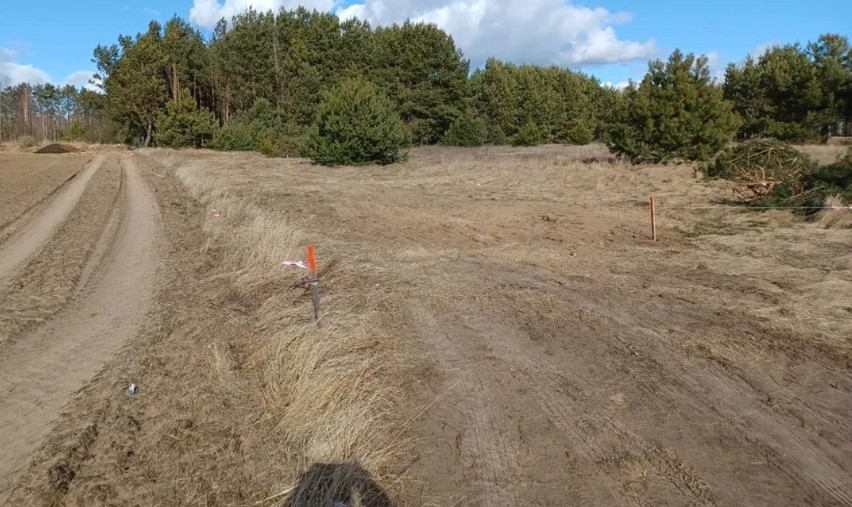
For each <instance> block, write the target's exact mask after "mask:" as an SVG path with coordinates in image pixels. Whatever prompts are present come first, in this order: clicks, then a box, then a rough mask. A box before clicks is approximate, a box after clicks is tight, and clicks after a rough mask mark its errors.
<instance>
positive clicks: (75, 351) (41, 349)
mask: <svg viewBox="0 0 852 507" xmlns="http://www.w3.org/2000/svg"><path fill="white" fill-rule="evenodd" d="M100 162H101V161H100V160H98V163H96V164H92V165H91V166H89V168H88V169H87V171H86V172H85V173H84V174H83V175H82V177H80V178H75V180H74V181H73V182H72V184H73V185H74V186H73V187H69V188H68V190H67V192H63V193H60V194H58V195H57V196H56V197H55V198H54V199H53V200H52V202H51V203H50V204H49V205H48V206H47V207H46V208H45V209H44V211H42V212H41V213H40V214H39V215H38V216H36V217H34V218H33V219H32V220H31V221H30V222H28V223H27V225H26V226H25V227H24V228H23V229H22V233H21V234H19V235H17V236H15V237H13V238H12V239H11V240H9V241H8V242H7V243H5V244H4V245H3V247H4V252H16V257H15V259H16V260H18V259H25V258H26V257H27V256H28V255H32V254H33V253H34V252H35V251H36V250H37V248H38V246H39V245H40V244H42V243H43V242H44V241H45V240H46V239H47V238H49V236H50V234H52V233H53V231H55V230H56V228H57V227H58V225H59V224H60V223H61V222H62V219H63V217H64V216H66V215H68V213H69V212H70V211H71V209H72V208H73V206H74V204H75V202H76V200H77V199H79V197H80V194H82V193H83V191H84V190H85V188H86V184H87V183H88V180H89V179H90V178H91V176H92V175H93V174H94V172H95V171H97V169H98V167H100V165H101V163H100ZM119 163H121V164H122V166H123V172H124V181H125V182H126V187H125V188H126V199H121V200H118V201H114V200H113V199H112V198H111V196H110V195H109V194H102V196H101V198H105V199H107V202H111V201H112V202H116V203H123V209H122V210H121V211H120V213H119V214H118V215H116V217H119V216H120V226H118V231H117V234H115V235H110V234H108V231H109V227H106V228H105V229H104V231H105V232H104V234H107V236H105V237H107V238H108V239H102V238H101V236H103V235H98V236H94V237H92V238H91V242H92V245H93V247H92V249H93V251H97V250H98V249H99V244H102V243H103V242H104V241H110V243H111V244H110V246H109V249H108V251H107V250H106V249H104V252H106V255H103V256H102V257H99V258H98V261H99V264H98V266H97V268H94V267H93V268H91V269H90V271H91V273H90V274H89V276H88V277H86V278H88V281H89V282H90V283H89V285H87V286H86V287H85V290H83V287H81V292H82V293H81V294H80V297H78V298H76V299H75V300H74V301H73V302H72V303H71V304H70V305H69V306H68V307H67V308H66V309H65V310H64V311H63V312H62V313H60V314H59V315H58V316H56V317H55V318H53V319H51V320H49V321H48V322H47V323H45V324H44V325H42V326H40V327H38V328H37V329H35V330H34V331H33V332H32V333H30V334H28V335H27V336H24V337H22V338H21V339H19V340H17V341H15V342H14V343H12V344H10V345H8V346H6V347H4V348H3V349H2V355H1V356H0V427H2V428H3V432H2V433H0V449H2V451H0V503H2V501H3V499H4V497H5V496H6V495H8V493H9V491H10V489H9V488H10V486H11V484H12V482H13V481H14V480H15V478H16V477H17V474H18V473H19V472H20V470H21V469H22V468H23V467H24V466H25V465H26V464H27V462H28V461H29V459H31V457H32V453H33V452H34V451H36V450H37V449H38V447H39V446H40V445H41V444H42V442H43V441H44V439H45V437H46V436H47V434H48V432H49V431H50V428H51V426H52V424H53V422H54V421H55V420H56V419H57V417H58V416H59V414H60V409H61V408H62V407H63V405H65V403H66V402H67V400H68V398H69V397H70V396H71V395H72V394H73V393H74V392H75V391H77V390H78V389H79V388H80V387H81V386H83V385H84V384H85V383H86V382H88V381H89V380H90V379H91V378H92V376H93V375H94V374H95V373H96V372H97V371H98V370H99V369H100V368H101V367H102V366H103V365H104V364H105V363H106V362H107V361H108V360H109V359H110V358H111V357H112V355H113V354H114V353H115V351H116V350H117V349H118V348H119V347H120V346H121V345H122V344H123V343H124V342H125V341H126V340H127V339H128V337H129V336H133V335H134V334H135V333H136V331H137V330H138V328H139V326H140V325H141V323H142V319H143V318H144V316H145V314H146V311H147V308H148V305H149V304H150V298H151V294H152V290H153V283H154V282H153V275H154V271H155V268H156V260H157V248H158V240H157V238H158V237H159V230H158V221H159V214H158V210H157V208H156V207H155V204H154V201H153V199H152V196H151V195H150V193H149V191H148V190H147V189H146V188H145V184H144V183H143V181H142V180H141V178H140V176H139V174H138V172H137V169H136V167H135V165H134V162H133V160H132V158H130V157H123V158H122V160H121V162H119V160H118V157H111V158H110V159H108V160H106V161H105V162H104V164H105V165H111V164H116V165H117V164H119ZM87 218H88V217H82V218H81V220H83V221H85V220H87ZM17 238H22V239H17ZM34 238H44V239H38V241H35V240H34ZM96 257H97V256H96ZM4 258H5V259H9V258H10V257H5V256H4ZM3 266H4V268H5V269H6V271H4V274H8V273H9V269H8V268H7V266H14V264H12V263H10V262H9V261H8V260H7V261H5V263H4V265H3Z"/></svg>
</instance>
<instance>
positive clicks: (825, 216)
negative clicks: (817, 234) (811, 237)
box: [817, 195, 852, 229]
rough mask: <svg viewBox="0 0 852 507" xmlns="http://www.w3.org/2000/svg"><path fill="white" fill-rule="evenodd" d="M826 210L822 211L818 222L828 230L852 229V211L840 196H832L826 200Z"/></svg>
mask: <svg viewBox="0 0 852 507" xmlns="http://www.w3.org/2000/svg"><path fill="white" fill-rule="evenodd" d="M824 206H825V207H826V208H835V209H824V210H822V211H820V213H819V218H817V222H818V223H819V224H820V225H822V226H823V227H824V228H826V229H852V210H850V209H849V208H848V205H846V204H844V203H843V200H842V199H841V198H840V196H839V195H835V196H831V197H829V198H827V199H826V200H825V203H824Z"/></svg>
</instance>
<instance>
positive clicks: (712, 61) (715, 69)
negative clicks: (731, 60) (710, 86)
mask: <svg viewBox="0 0 852 507" xmlns="http://www.w3.org/2000/svg"><path fill="white" fill-rule="evenodd" d="M704 56H706V57H707V69H708V70H709V71H710V79H712V80H713V81H715V82H717V83H724V82H725V68H726V67H727V66H728V62H726V61H725V60H724V59H722V55H720V54H719V53H717V52H715V51H711V52H710V53H707V54H706V55H704Z"/></svg>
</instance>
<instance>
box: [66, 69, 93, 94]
mask: <svg viewBox="0 0 852 507" xmlns="http://www.w3.org/2000/svg"><path fill="white" fill-rule="evenodd" d="M94 74H95V71H92V70H78V71H77V72H73V73H71V75H69V76H68V77H66V78H65V84H70V85H73V86H74V87H75V88H80V87H81V86H82V87H83V88H85V89H87V90H91V91H93V92H97V91H100V88H98V87H97V83H90V82H89V81H91V80H92V76H94Z"/></svg>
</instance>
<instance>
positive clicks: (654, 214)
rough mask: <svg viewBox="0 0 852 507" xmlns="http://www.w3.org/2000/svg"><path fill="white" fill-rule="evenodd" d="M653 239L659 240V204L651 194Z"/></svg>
mask: <svg viewBox="0 0 852 507" xmlns="http://www.w3.org/2000/svg"><path fill="white" fill-rule="evenodd" d="M651 239H652V240H653V241H654V242H655V243H656V242H657V206H656V205H655V204H654V196H653V195H652V196H651Z"/></svg>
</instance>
